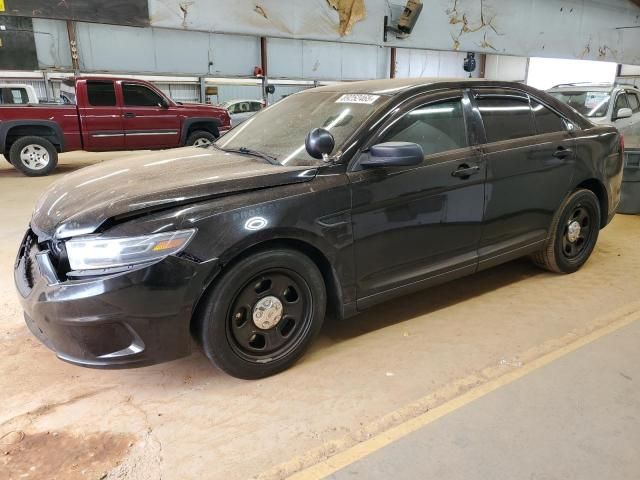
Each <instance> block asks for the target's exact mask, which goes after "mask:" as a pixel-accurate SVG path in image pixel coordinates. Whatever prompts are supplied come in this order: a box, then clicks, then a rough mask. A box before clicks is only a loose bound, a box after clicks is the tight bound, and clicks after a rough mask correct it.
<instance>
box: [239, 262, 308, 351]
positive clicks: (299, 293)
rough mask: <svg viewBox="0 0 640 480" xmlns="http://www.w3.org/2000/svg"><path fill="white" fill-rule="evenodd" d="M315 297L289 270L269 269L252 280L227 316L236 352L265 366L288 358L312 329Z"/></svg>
mask: <svg viewBox="0 0 640 480" xmlns="http://www.w3.org/2000/svg"><path fill="white" fill-rule="evenodd" d="M311 300H312V294H311V291H310V289H309V285H308V284H307V282H306V281H305V280H304V279H303V278H302V277H301V276H300V275H298V274H297V273H296V272H294V271H292V270H288V269H284V268H283V269H270V270H266V271H264V272H261V273H260V274H259V275H257V276H255V277H254V278H252V279H251V280H249V281H248V282H247V283H246V284H245V285H244V286H243V287H242V288H241V289H240V291H239V292H238V294H237V295H236V296H235V298H234V300H233V301H232V303H231V308H230V309H229V312H228V314H227V321H226V324H227V332H226V333H227V338H228V341H229V343H230V345H231V346H232V348H233V349H234V350H235V352H236V353H237V354H238V355H239V356H241V357H243V358H244V359H245V360H247V361H250V362H257V363H262V362H264V361H265V360H266V359H268V360H275V359H278V358H280V357H282V356H286V355H287V354H288V353H290V352H291V351H292V350H295V348H296V346H297V345H298V344H299V343H300V341H301V340H302V339H304V337H305V335H306V333H307V332H308V331H309V329H310V328H311V320H312V313H313V311H312V301H311Z"/></svg>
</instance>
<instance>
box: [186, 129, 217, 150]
mask: <svg viewBox="0 0 640 480" xmlns="http://www.w3.org/2000/svg"><path fill="white" fill-rule="evenodd" d="M216 138H217V137H216V136H215V135H214V134H213V133H211V132H207V131H205V130H196V131H195V132H193V133H191V134H190V135H189V138H187V141H186V143H185V144H186V145H187V146H194V147H203V148H204V147H208V146H209V145H211V144H212V143H213V142H215V141H216Z"/></svg>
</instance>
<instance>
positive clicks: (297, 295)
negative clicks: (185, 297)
mask: <svg viewBox="0 0 640 480" xmlns="http://www.w3.org/2000/svg"><path fill="white" fill-rule="evenodd" d="M325 308H326V290H325V285H324V280H323V278H322V274H321V273H320V271H319V270H318V267H317V266H316V265H315V263H314V262H313V261H311V260H310V259H309V258H308V257H307V256H305V255H303V254H302V253H300V252H297V251H295V250H285V249H277V250H263V251H260V252H257V253H254V254H253V255H250V256H248V257H246V258H244V259H242V260H240V261H239V262H236V263H234V264H232V265H230V266H229V267H227V269H226V270H225V272H224V273H223V274H222V276H221V277H220V279H219V280H218V281H216V283H215V285H214V286H213V288H212V289H211V291H210V292H209V293H208V295H207V297H206V298H205V299H204V303H203V305H202V307H201V308H199V309H198V312H197V314H196V321H197V324H198V328H197V337H198V339H199V341H200V342H201V345H202V347H203V350H204V352H205V354H206V355H207V357H208V358H209V359H210V360H211V361H212V362H213V363H214V364H215V365H217V366H218V367H220V368H221V369H222V370H224V371H226V372H227V373H229V374H231V375H233V376H236V377H239V378H247V379H250V378H262V377H266V376H269V375H273V374H275V373H278V372H280V371H282V370H284V369H286V368H288V367H289V366H290V365H292V364H293V363H294V362H295V361H296V360H297V359H298V358H299V357H300V356H301V355H302V354H303V353H304V351H305V350H306V348H307V347H308V345H309V343H310V342H311V340H312V339H313V337H315V335H316V334H317V333H318V331H319V330H320V327H321V326H322V322H323V320H324V314H325Z"/></svg>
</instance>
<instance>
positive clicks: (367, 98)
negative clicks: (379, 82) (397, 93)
mask: <svg viewBox="0 0 640 480" xmlns="http://www.w3.org/2000/svg"><path fill="white" fill-rule="evenodd" d="M379 98H380V95H369V94H367V93H345V94H344V95H342V96H341V97H340V98H339V99H338V100H336V103H366V104H367V105H371V104H372V103H373V102H375V101H376V100H378V99H379Z"/></svg>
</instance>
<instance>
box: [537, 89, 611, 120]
mask: <svg viewBox="0 0 640 480" xmlns="http://www.w3.org/2000/svg"><path fill="white" fill-rule="evenodd" d="M549 93H550V94H551V95H553V96H554V97H556V98H557V99H558V100H560V101H561V102H564V103H566V104H567V105H569V106H570V107H573V108H575V109H576V110H577V111H578V112H580V113H581V114H582V115H584V116H585V117H604V116H605V115H606V114H607V110H608V109H609V100H611V92H607V91H601V90H600V91H593V92H588V91H581V92H549Z"/></svg>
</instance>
